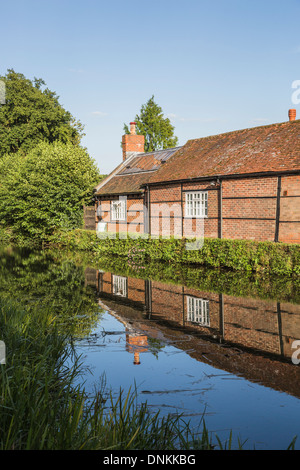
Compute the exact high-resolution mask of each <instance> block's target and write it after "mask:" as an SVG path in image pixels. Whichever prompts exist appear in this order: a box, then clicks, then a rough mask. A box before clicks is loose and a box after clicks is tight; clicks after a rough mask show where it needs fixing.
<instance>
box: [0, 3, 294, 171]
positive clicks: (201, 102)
mask: <svg viewBox="0 0 300 470" xmlns="http://www.w3.org/2000/svg"><path fill="white" fill-rule="evenodd" d="M299 18H300V0H285V1H282V0H280V1H278V0H260V1H258V0H185V1H184V2H183V1H177V0H172V1H171V0H160V1H158V0H152V1H149V2H145V1H143V0H139V1H137V0H131V1H128V2H125V1H120V0H110V1H102V0H85V1H78V0H59V1H58V0H51V1H50V2H46V1H45V0H42V1H41V0H10V1H9V2H1V38H2V39H1V40H2V47H1V55H0V75H2V74H5V73H6V71H7V69H8V68H13V69H14V70H15V71H16V72H19V73H23V74H24V75H25V76H26V77H27V78H30V79H33V78H34V77H37V78H43V79H44V80H45V82H46V84H47V86H48V87H49V88H50V89H51V90H53V91H56V93H57V94H58V95H59V97H60V100H59V101H60V103H61V104H62V105H63V106H64V107H65V108H66V109H67V110H68V111H70V112H71V113H72V114H73V116H74V117H75V118H76V119H78V120H80V121H81V122H82V123H83V124H84V125H85V133H86V136H85V137H84V139H83V141H82V144H83V145H84V146H86V147H87V149H88V151H89V153H90V155H91V156H92V157H93V158H94V159H95V160H96V162H97V164H98V166H99V168H100V170H101V172H102V173H108V172H110V171H111V170H112V169H113V168H114V167H115V166H116V165H117V164H119V163H120V161H121V160H122V152H121V148H120V142H121V136H122V134H123V124H124V123H127V124H128V123H129V122H130V121H132V120H133V119H134V117H135V115H136V114H138V113H139V111H140V108H141V105H142V104H144V103H146V102H147V101H148V99H149V98H150V97H151V96H152V95H154V99H155V101H156V102H157V103H158V104H159V105H160V106H161V107H162V109H163V112H164V115H165V116H168V117H169V118H170V119H171V122H172V124H173V125H174V126H175V134H176V135H177V136H178V138H179V145H183V144H184V143H185V142H186V141H187V140H188V139H194V138H199V137H204V136H207V135H212V134H218V133H222V132H227V131H231V130H236V129H243V128H247V127H253V126H259V125H265V124H270V123H274V122H283V121H285V120H287V119H288V109H289V108H296V109H297V115H298V117H300V104H295V103H293V102H292V94H293V92H294V91H295V90H293V89H292V83H293V82H294V81H296V80H300V67H299V65H300V28H299Z"/></svg>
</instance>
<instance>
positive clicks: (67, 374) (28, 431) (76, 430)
mask: <svg viewBox="0 0 300 470" xmlns="http://www.w3.org/2000/svg"><path fill="white" fill-rule="evenodd" d="M0 324H1V338H2V340H3V341H4V342H5V345H6V352H7V354H6V364H5V365H1V366H0V399H1V400H0V450H12V449H15V450H20V449H28V450H29V449H31V450H32V449H40V450H46V449H48V450H55V449H62V450H75V449H91V450H94V449H110V450H112V449H122V450H124V449H146V450H151V449H152V450H160V449H167V450H172V449H211V448H212V447H213V446H212V443H211V442H212V441H211V437H210V436H209V433H208V432H207V430H206V429H205V426H204V423H202V424H203V426H202V432H201V434H200V435H199V436H198V438H196V437H194V436H193V434H192V433H191V431H190V430H189V427H188V425H187V424H185V423H184V422H183V421H182V420H181V419H180V417H179V416H178V417H174V416H173V417H164V418H160V416H159V414H155V415H153V414H151V413H150V412H149V411H148V409H147V405H146V404H144V405H141V406H138V405H137V403H136V401H135V393H134V392H133V393H131V392H128V393H127V394H124V392H123V391H122V390H120V395H119V397H118V398H117V399H115V400H113V399H112V398H111V397H110V395H109V394H108V395H105V394H104V392H103V390H99V391H98V392H95V396H94V397H93V398H92V399H91V398H90V397H89V399H88V398H87V397H86V395H85V391H84V389H82V388H81V387H79V386H75V385H74V380H75V378H76V377H77V376H78V374H80V372H81V366H80V361H79V360H78V358H75V360H74V358H72V363H73V366H72V367H71V368H68V367H66V362H67V360H69V359H70V357H71V356H72V355H73V353H74V352H73V350H72V348H71V346H70V341H69V339H70V338H68V332H66V331H65V332H64V334H62V332H61V331H60V330H59V326H58V324H57V323H56V318H55V317H54V316H53V315H52V314H51V313H50V312H48V314H46V313H45V311H42V310H39V309H34V310H31V312H30V313H29V311H28V310H26V309H24V308H21V307H20V306H19V305H17V304H16V303H15V302H9V301H7V300H3V299H2V300H1V299H0Z"/></svg>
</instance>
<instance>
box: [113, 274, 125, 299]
mask: <svg viewBox="0 0 300 470" xmlns="http://www.w3.org/2000/svg"><path fill="white" fill-rule="evenodd" d="M113 294H115V295H120V296H121V297H127V277H122V276H115V275H113Z"/></svg>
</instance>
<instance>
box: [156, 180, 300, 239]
mask: <svg viewBox="0 0 300 470" xmlns="http://www.w3.org/2000/svg"><path fill="white" fill-rule="evenodd" d="M277 188H278V178H277V177H259V178H243V179H242V178H239V179H236V180H234V179H228V180H223V181H222V238H225V239H226V238H227V239H248V240H258V241H275V233H276V216H277ZM197 190H201V191H207V192H208V215H207V218H203V219H199V218H198V219H195V218H186V217H184V220H183V221H182V220H181V214H183V215H185V194H186V192H187V191H197ZM219 191H220V190H219V186H218V185H216V186H213V185H211V184H210V183H195V182H193V183H192V182H191V183H182V184H179V183H176V184H175V183H174V184H168V185H164V186H153V187H151V191H150V201H151V210H150V224H151V225H150V226H151V234H152V235H163V236H168V235H173V236H182V235H184V236H186V237H189V236H199V237H201V236H203V234H204V237H207V238H211V237H212V238H217V237H219V236H220V221H219V218H220V202H219ZM168 211H169V213H170V215H171V220H170V219H169V218H167V214H168ZM278 241H281V242H294V243H295V242H296V243H299V242H300V176H284V177H282V178H281V192H280V218H279V235H278Z"/></svg>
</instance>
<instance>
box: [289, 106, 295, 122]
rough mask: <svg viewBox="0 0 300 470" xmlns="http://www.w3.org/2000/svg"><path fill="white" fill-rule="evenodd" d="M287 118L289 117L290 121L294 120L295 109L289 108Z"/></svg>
mask: <svg viewBox="0 0 300 470" xmlns="http://www.w3.org/2000/svg"><path fill="white" fill-rule="evenodd" d="M289 119H290V121H295V119H296V110H295V109H289Z"/></svg>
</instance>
